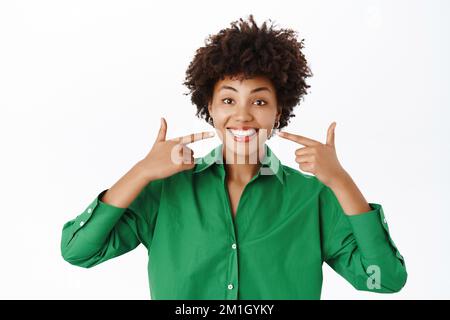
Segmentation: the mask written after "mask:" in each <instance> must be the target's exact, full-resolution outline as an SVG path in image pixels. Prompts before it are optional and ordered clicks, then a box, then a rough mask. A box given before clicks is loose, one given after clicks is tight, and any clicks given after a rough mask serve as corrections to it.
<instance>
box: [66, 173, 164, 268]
mask: <svg viewBox="0 0 450 320" xmlns="http://www.w3.org/2000/svg"><path fill="white" fill-rule="evenodd" d="M161 186H162V181H161V180H154V181H150V180H146V179H145V178H144V177H143V175H142V173H141V171H140V169H139V167H138V166H135V167H133V168H132V169H131V170H130V171H129V172H127V173H126V174H125V175H124V176H123V177H122V178H121V179H120V180H119V181H118V182H117V183H116V184H115V185H114V186H113V187H111V188H110V189H107V190H104V191H103V192H101V193H100V194H99V195H98V196H97V197H96V198H95V199H94V201H92V203H91V204H90V205H89V206H88V207H87V208H86V210H85V211H84V212H83V213H81V214H80V215H78V216H77V217H76V218H75V219H73V220H71V221H69V222H67V223H66V224H65V225H64V227H63V230H62V238H61V254H62V256H63V258H64V260H66V261H67V262H69V263H71V264H74V265H77V266H80V267H86V268H89V267H92V266H95V265H97V264H99V263H102V262H104V261H106V260H109V259H111V258H114V257H117V256H119V255H122V254H124V253H126V252H128V251H130V250H132V249H134V248H135V247H137V246H138V245H139V244H140V243H143V244H144V245H145V246H146V247H147V249H148V248H149V247H150V244H151V239H152V235H153V229H154V225H155V221H156V216H157V212H158V207H159V197H160V194H161ZM105 198H107V199H106V200H105Z"/></svg>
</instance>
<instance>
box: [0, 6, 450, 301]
mask: <svg viewBox="0 0 450 320" xmlns="http://www.w3.org/2000/svg"><path fill="white" fill-rule="evenodd" d="M250 13H253V14H254V16H255V19H256V21H257V23H258V24H259V25H260V24H261V23H262V22H263V21H264V20H268V19H272V20H273V21H275V22H276V23H277V24H278V25H279V26H280V27H285V28H293V29H295V30H297V31H298V32H299V35H300V38H304V39H305V47H306V48H305V54H306V56H307V59H308V61H309V63H310V66H311V69H312V72H313V73H314V76H313V77H312V78H310V81H309V84H310V85H311V89H310V94H309V95H307V96H306V97H305V100H304V101H303V102H302V103H301V106H300V107H297V108H296V112H295V113H296V117H295V118H294V119H293V121H292V122H291V124H290V125H289V126H288V127H287V128H286V131H290V132H294V133H298V134H301V135H305V136H307V137H311V138H313V139H317V140H321V141H323V142H324V141H325V137H326V130H327V128H328V126H329V124H330V123H331V122H332V121H336V122H337V127H336V148H337V152H338V157H339V160H340V162H341V164H342V165H343V166H344V168H345V169H346V170H347V171H348V172H349V173H350V175H351V176H352V177H353V179H354V180H355V182H356V184H357V185H358V186H359V188H360V189H361V191H362V193H363V194H364V196H365V197H366V200H367V201H369V202H376V203H380V204H382V205H383V208H384V211H385V214H386V217H387V220H388V223H389V227H390V231H391V235H392V237H393V240H394V241H395V242H396V244H397V246H398V248H399V250H400V252H401V253H402V254H403V256H404V257H405V261H406V265H407V270H408V275H409V277H408V282H407V284H406V286H405V287H404V288H403V290H402V291H401V292H400V293H396V294H390V295H386V294H385V295H383V294H373V293H368V292H362V291H357V290H356V289H354V288H353V287H352V286H351V285H350V284H348V283H347V282H346V281H345V280H344V279H343V278H341V277H340V276H339V275H337V274H336V273H335V272H334V271H333V270H332V269H330V268H329V267H328V266H327V265H324V285H323V291H322V298H323V299H413V298H419V299H432V298H433V299H443V298H446V299H448V298H450V289H449V288H450V276H449V272H448V270H449V268H450V261H449V250H448V244H449V243H450V241H449V240H450V235H449V234H450V232H448V228H449V221H450V218H449V214H450V210H449V204H448V203H447V199H448V197H449V196H450V192H449V191H450V183H449V179H450V174H449V172H450V170H449V164H450V159H449V158H450V157H449V156H450V152H449V143H448V139H449V138H450V129H449V128H448V126H446V124H447V122H448V121H449V102H450V96H449V88H450V64H449V59H448V57H450V2H448V1H445V0H442V1H437V0H435V1H374V0H370V1H369V0H367V1H356V0H355V1H299V0H296V1H280V0H278V1H273V0H270V1H261V0H258V1H231V0H229V1H226V2H214V4H213V2H209V1H208V2H207V1H204V2H200V1H195V2H194V1H192V2H185V1H184V2H181V1H179V2H174V1H167V0H166V1H157V2H156V1H151V2H150V1H92V0H89V1H76V2H74V1H39V2H37V1H2V2H0V142H1V158H0V159H1V160H0V161H1V166H0V174H1V179H0V197H1V222H0V249H1V251H0V254H1V255H0V259H1V260H0V261H1V263H0V298H2V299H69V298H70V299H72V298H73V299H104V298H105V299H149V298H150V295H149V289H148V279H147V269H146V268H147V255H146V250H145V248H144V247H143V246H142V245H141V246H139V247H138V248H136V249H135V250H134V251H132V252H129V253H128V254H126V255H123V256H121V257H118V258H116V259H113V260H110V261H108V262H105V263H103V264H101V265H98V266H96V267H94V268H92V269H82V268H79V267H74V266H72V265H70V264H68V263H67V262H65V261H64V260H63V259H62V257H61V255H60V248H59V246H60V238H61V229H62V226H63V224H64V222H66V221H68V220H70V219H72V218H74V217H75V216H76V215H78V214H79V213H81V212H82V211H83V210H84V209H85V207H86V206H87V205H88V204H89V203H90V202H91V201H92V200H93V199H94V197H96V196H97V194H98V193H99V192H100V191H102V190H103V189H105V188H108V187H110V186H111V185H112V184H113V183H114V182H115V181H116V180H118V179H119V178H120V177H121V176H122V175H123V174H124V173H125V172H126V171H128V169H129V168H131V166H132V165H133V164H134V163H136V162H137V161H138V160H140V159H141V158H142V157H144V156H145V155H146V154H147V152H148V151H149V150H150V148H151V146H152V144H153V141H154V139H155V137H156V133H157V131H158V128H159V118H160V116H164V117H166V119H167V122H168V137H175V136H178V135H182V134H188V133H192V132H197V131H201V130H205V129H206V130H210V129H211V127H210V126H209V125H207V124H206V123H205V122H204V121H203V120H200V119H198V118H196V117H195V107H194V106H193V105H191V103H190V100H189V97H188V96H185V95H183V93H184V92H187V88H185V87H183V85H182V82H183V80H184V76H185V70H186V68H187V67H188V64H189V62H190V61H191V59H192V57H193V55H194V53H195V50H196V49H197V48H198V47H199V46H202V45H204V40H205V39H206V37H207V36H208V35H209V34H213V33H216V32H218V31H219V30H220V29H222V28H225V27H228V26H229V24H230V22H231V21H234V20H237V19H239V18H240V17H243V18H245V17H247V16H248V14H250ZM217 144H219V140H218V138H217V137H215V138H213V139H208V140H205V141H203V142H198V143H195V144H192V145H191V146H192V148H193V149H194V151H195V152H196V156H202V155H204V154H205V153H206V152H207V151H209V150H210V149H211V148H213V147H214V146H216V145H217ZM269 145H270V146H271V147H272V149H273V150H274V152H275V153H276V154H277V156H278V157H279V158H280V159H281V161H282V162H283V163H285V164H287V165H289V166H292V167H296V163H295V162H294V156H293V152H294V150H295V145H294V144H293V143H292V142H289V141H281V138H279V137H274V138H273V139H271V140H270V141H269ZM297 168H298V167H297Z"/></svg>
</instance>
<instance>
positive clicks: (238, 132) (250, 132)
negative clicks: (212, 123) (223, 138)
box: [229, 128, 256, 137]
mask: <svg viewBox="0 0 450 320" xmlns="http://www.w3.org/2000/svg"><path fill="white" fill-rule="evenodd" d="M229 130H230V131H231V133H232V134H233V135H235V136H240V137H248V136H252V135H254V134H255V133H256V130H255V129H253V128H251V129H248V130H235V129H229Z"/></svg>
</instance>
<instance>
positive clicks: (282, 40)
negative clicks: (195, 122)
mask: <svg viewBox="0 0 450 320" xmlns="http://www.w3.org/2000/svg"><path fill="white" fill-rule="evenodd" d="M239 21H240V23H239ZM269 21H271V20H270V19H269ZM296 35H297V32H296V31H294V30H292V29H280V30H275V29H274V28H273V24H272V25H271V26H269V27H268V26H267V24H266V22H264V23H263V24H262V26H261V28H258V26H257V24H256V23H255V21H254V19H253V15H252V14H250V15H249V20H248V21H244V20H243V19H242V18H240V19H239V20H238V21H234V22H232V23H231V27H230V28H226V29H223V30H221V31H219V33H218V34H215V35H210V36H209V37H208V38H207V39H206V40H205V46H204V47H201V48H199V49H197V51H196V54H195V57H194V59H193V60H192V61H191V63H190V65H189V67H188V69H187V71H186V79H185V81H184V82H183V84H184V85H186V86H187V87H188V89H189V90H190V92H188V93H184V94H185V95H189V94H192V96H191V102H192V104H194V105H196V106H197V113H196V116H197V117H199V118H204V119H205V120H206V121H207V122H208V123H210V124H212V119H211V116H210V115H209V112H208V103H209V102H210V101H211V100H212V97H213V90H214V85H215V84H216V82H217V81H218V80H219V79H221V80H223V79H224V78H225V76H231V77H232V78H237V79H242V78H246V79H248V78H252V77H254V76H265V77H267V78H268V79H270V80H271V81H272V84H273V85H274V87H275V89H276V97H277V102H278V106H279V108H280V109H281V116H280V121H279V124H278V127H277V128H276V129H281V128H283V127H285V126H286V125H287V124H288V123H289V121H290V118H291V117H295V115H294V114H293V113H292V111H293V109H294V107H295V106H296V105H297V104H298V103H299V102H300V99H301V98H302V97H303V96H304V95H306V94H307V89H308V88H309V87H310V86H309V85H307V84H306V82H305V80H306V78H307V77H311V76H312V73H311V70H310V69H309V67H308V65H307V61H306V59H305V56H304V55H303V53H302V51H301V49H302V48H303V41H304V39H302V40H301V41H300V42H299V41H297V38H296Z"/></svg>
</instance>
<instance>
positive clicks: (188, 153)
mask: <svg viewBox="0 0 450 320" xmlns="http://www.w3.org/2000/svg"><path fill="white" fill-rule="evenodd" d="M181 146H182V149H181V153H182V157H183V159H191V158H192V156H193V154H194V151H193V150H192V149H190V148H188V147H186V146H185V145H184V144H181Z"/></svg>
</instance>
